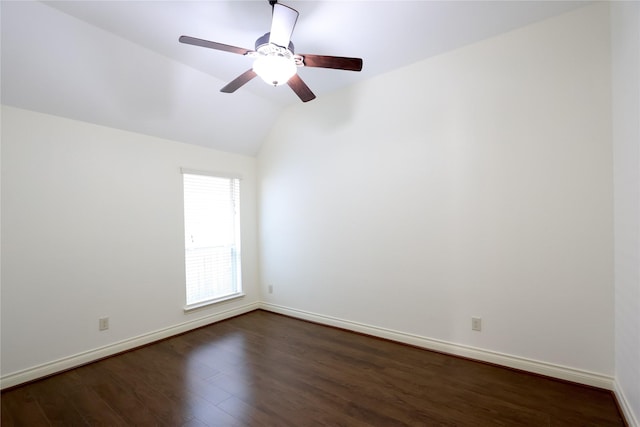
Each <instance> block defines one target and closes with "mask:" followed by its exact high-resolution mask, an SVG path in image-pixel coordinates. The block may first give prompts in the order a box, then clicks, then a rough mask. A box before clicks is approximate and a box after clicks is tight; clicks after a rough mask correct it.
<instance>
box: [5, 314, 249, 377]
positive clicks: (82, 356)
mask: <svg viewBox="0 0 640 427" xmlns="http://www.w3.org/2000/svg"><path fill="white" fill-rule="evenodd" d="M258 308H260V303H257V302H256V303H251V304H246V305H243V306H241V307H236V308H232V309H229V310H225V311H222V312H218V313H215V314H212V315H210V316H206V317H202V318H199V319H195V320H191V321H188V322H184V323H180V324H178V325H174V326H170V327H168V328H164V329H160V330H157V331H153V332H150V333H147V334H143V335H139V336H137V337H133V338H129V339H126V340H123V341H119V342H116V343H113V344H109V345H107V346H104V347H100V348H96V349H93V350H88V351H85V352H82V353H79V354H75V355H73V356H68V357H64V358H62V359H58V360H55V361H53V362H48V363H44V364H42V365H38V366H35V367H33V368H28V369H25V370H22V371H18V372H14V373H11V374H7V375H4V376H2V378H0V389H5V388H7V387H13V386H16V385H19V384H22V383H26V382H29V381H33V380H37V379H39V378H43V377H46V376H48V375H52V374H55V373H58V372H62V371H66V370H68V369H72V368H75V367H78V366H81V365H85V364H87V363H90V362H94V361H96V360H99V359H103V358H105V357H109V356H113V355H114V354H118V353H121V352H123V351H127V350H131V349H134V348H136V347H140V346H143V345H146V344H149V343H152V342H154V341H159V340H162V339H165V338H169V337H171V336H174V335H178V334H181V333H183V332H187V331H190V330H192V329H196V328H200V327H202V326H206V325H209V324H211V323H215V322H219V321H221V320H225V319H228V318H231V317H234V316H239V315H241V314H244V313H248V312H250V311H254V310H257V309H258Z"/></svg>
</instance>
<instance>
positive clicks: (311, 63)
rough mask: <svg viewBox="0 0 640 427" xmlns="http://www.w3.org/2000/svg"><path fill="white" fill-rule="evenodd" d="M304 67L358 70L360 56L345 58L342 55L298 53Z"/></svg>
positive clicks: (360, 63)
mask: <svg viewBox="0 0 640 427" xmlns="http://www.w3.org/2000/svg"><path fill="white" fill-rule="evenodd" d="M300 56H301V57H302V62H303V64H304V65H305V66H306V67H320V68H334V69H336V70H348V71H360V70H362V58H346V57H343V56H324V55H304V54H301V55H300Z"/></svg>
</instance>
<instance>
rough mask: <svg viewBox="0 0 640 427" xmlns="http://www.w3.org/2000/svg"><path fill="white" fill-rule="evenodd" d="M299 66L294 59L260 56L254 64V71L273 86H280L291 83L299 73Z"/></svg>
mask: <svg viewBox="0 0 640 427" xmlns="http://www.w3.org/2000/svg"><path fill="white" fill-rule="evenodd" d="M297 68H298V67H297V66H296V63H295V61H294V60H293V58H287V57H286V56H282V55H278V54H271V55H260V56H258V58H256V60H255V61H254V62H253V71H255V73H256V74H257V75H258V76H260V78H262V80H264V81H265V83H267V84H269V85H272V86H280V85H283V84H285V83H287V82H288V81H289V79H290V78H291V77H293V76H294V74H296V72H297Z"/></svg>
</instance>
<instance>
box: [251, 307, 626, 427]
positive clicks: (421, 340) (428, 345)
mask: <svg viewBox="0 0 640 427" xmlns="http://www.w3.org/2000/svg"><path fill="white" fill-rule="evenodd" d="M260 308H261V309H263V310H266V311H271V312H273V313H279V314H284V315H287V316H291V317H295V318H298V319H303V320H309V321H312V322H316V323H320V324H323V325H328V326H334V327H338V328H342V329H347V330H350V331H354V332H359V333H363V334H367V335H371V336H375V337H379V338H385V339H388V340H391V341H397V342H401V343H404V344H409V345H414V346H416V347H421V348H424V349H427V350H434V351H438V352H441V353H447V354H452V355H456V356H461V357H466V358H469V359H474V360H478V361H482V362H487V363H492V364H495V365H500V366H505V367H509V368H513V369H519V370H522V371H526V372H531V373H535V374H539V375H544V376H548V377H552V378H558V379H561V380H565V381H571V382H575V383H579V384H584V385H589V386H592V387H598V388H603V389H607V390H613V389H614V381H613V378H612V377H609V376H606V375H601V374H597V373H593V372H588V371H583V370H579V369H574V368H569V367H566V366H560V365H554V364H551V363H546V362H541V361H537V360H532V359H526V358H523V357H518V356H512V355H509V354H503V353H498V352H494V351H490V350H484V349H481V348H476V347H470V346H466V345H461V344H456V343H451V342H446V341H441V340H436V339H432V338H426V337H422V336H419V335H413V334H407V333H404V332H399V331H394V330H391V329H386V328H380V327H377V326H371V325H366V324H362V323H357V322H352V321H350V320H344V319H339V318H336V317H331V316H325V315H321V314H317V313H311V312H308V311H303V310H297V309H293V308H288V307H283V306H280V305H276V304H270V303H265V302H262V303H260ZM634 427H635V426H634Z"/></svg>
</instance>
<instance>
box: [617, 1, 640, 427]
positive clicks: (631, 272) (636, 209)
mask: <svg viewBox="0 0 640 427" xmlns="http://www.w3.org/2000/svg"><path fill="white" fill-rule="evenodd" d="M611 29H612V59H613V61H612V82H613V148H614V185H615V187H614V188H615V191H614V196H615V197H614V202H615V355H616V357H615V376H616V383H617V386H618V390H617V392H618V394H619V396H621V397H622V400H623V405H622V406H623V408H624V409H625V410H626V414H627V419H629V420H630V419H632V418H633V419H635V421H634V423H631V421H630V423H631V425H640V422H639V421H640V3H638V2H613V3H611Z"/></svg>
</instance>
